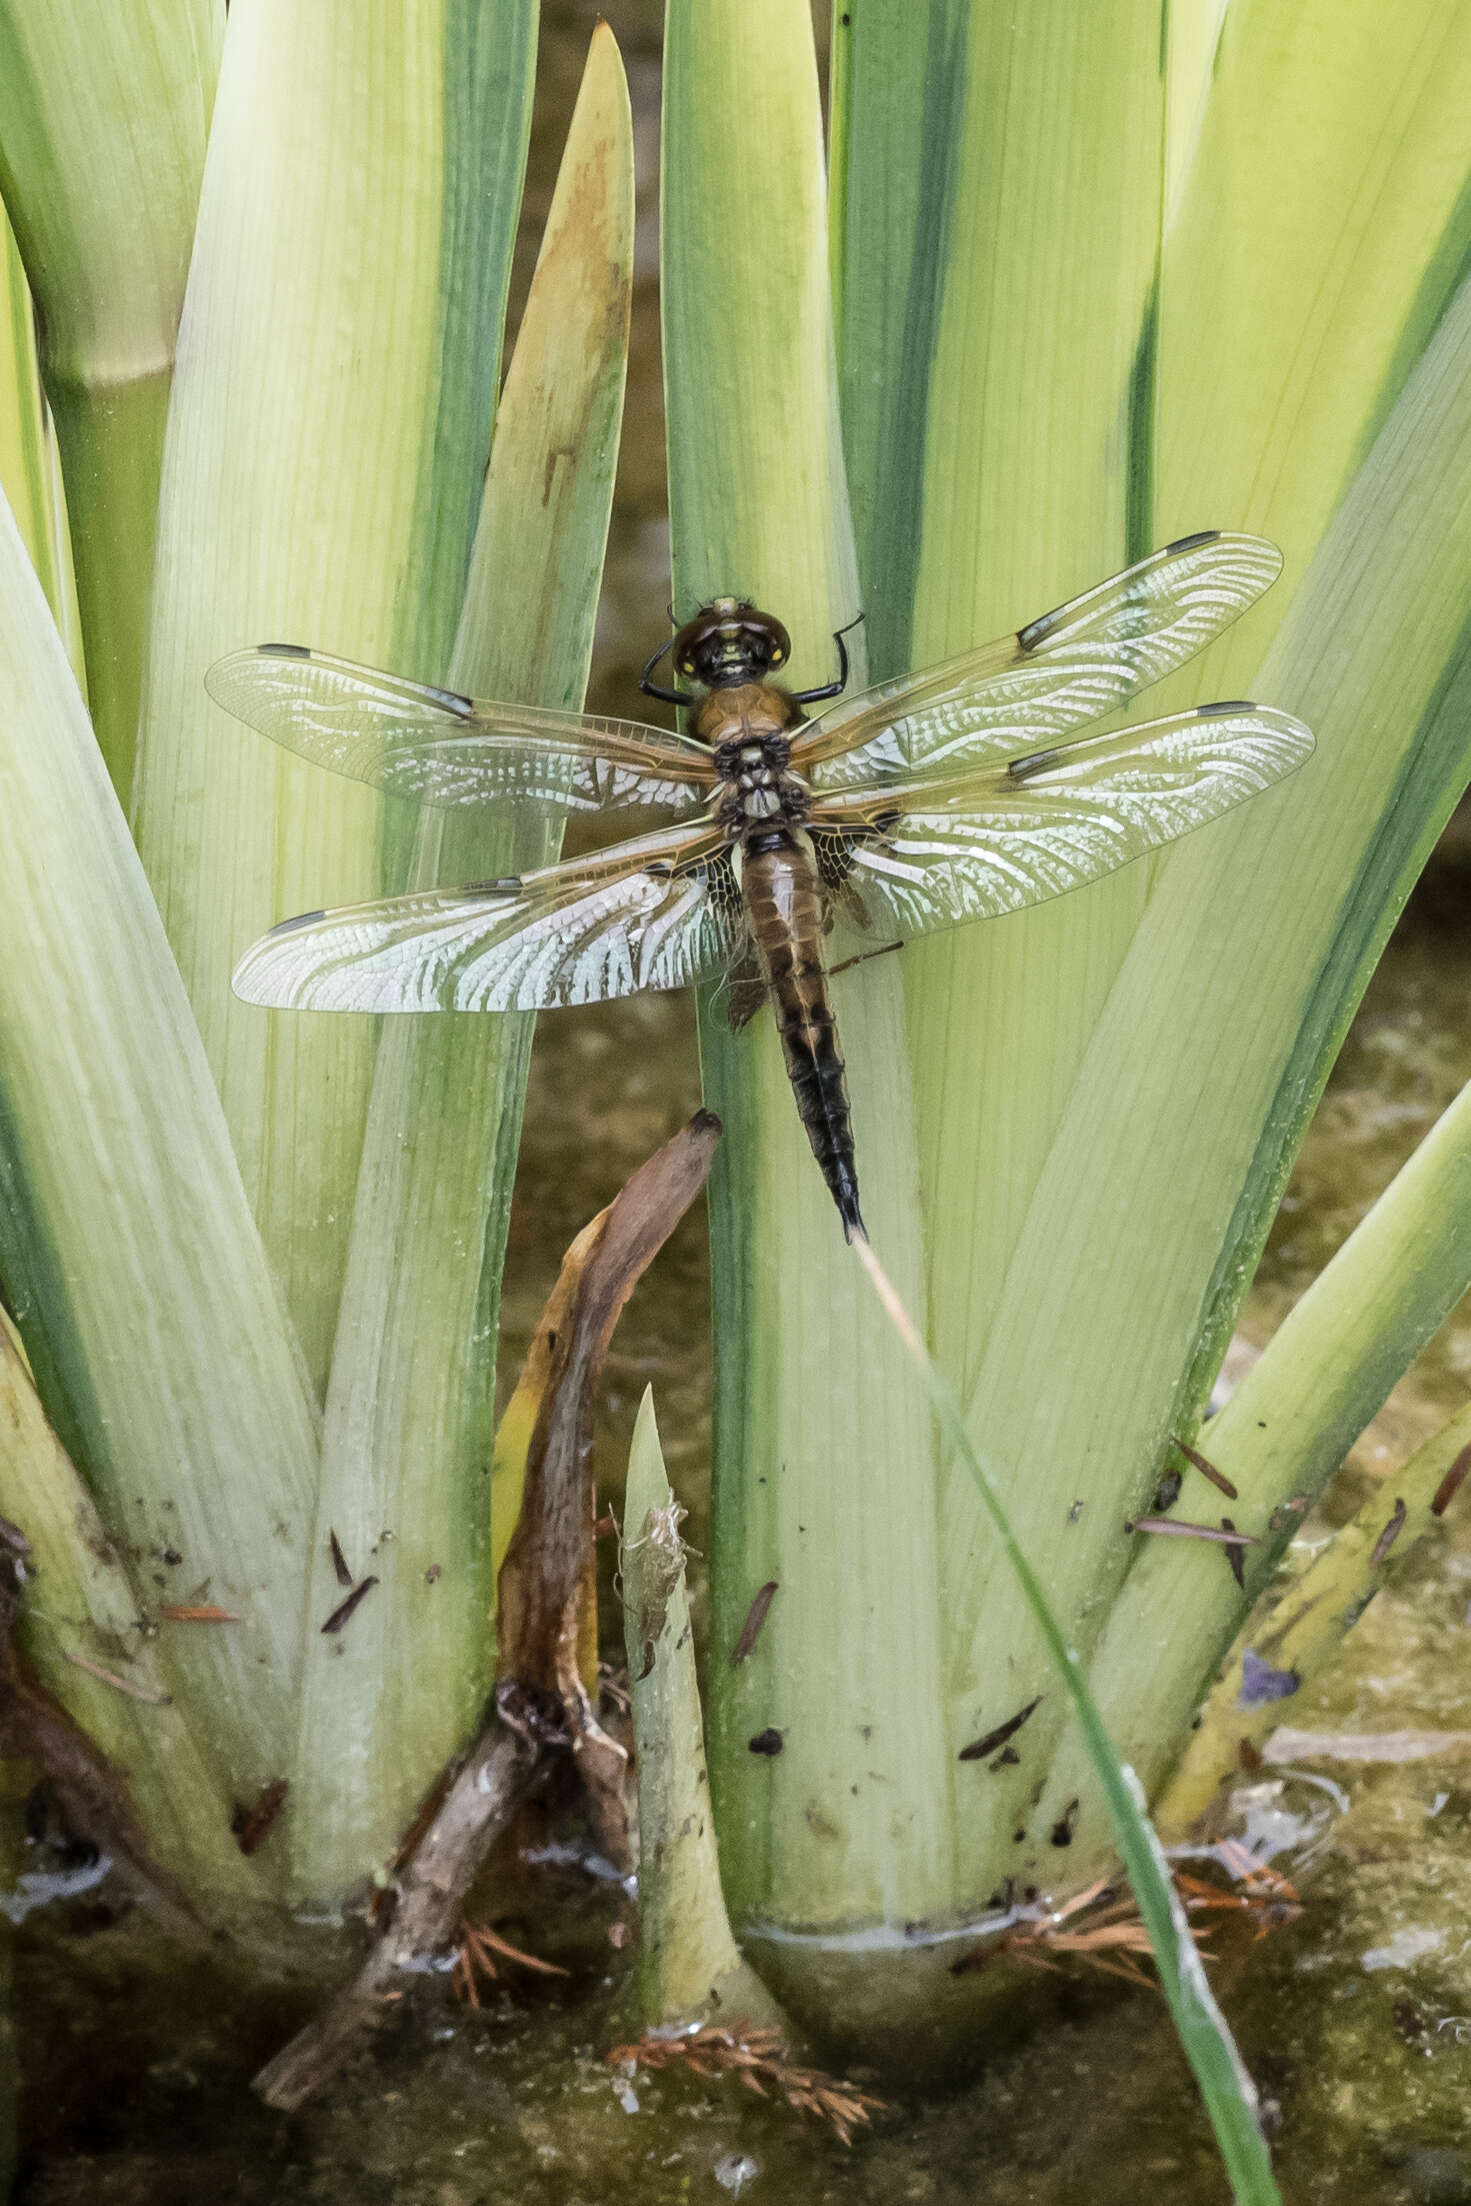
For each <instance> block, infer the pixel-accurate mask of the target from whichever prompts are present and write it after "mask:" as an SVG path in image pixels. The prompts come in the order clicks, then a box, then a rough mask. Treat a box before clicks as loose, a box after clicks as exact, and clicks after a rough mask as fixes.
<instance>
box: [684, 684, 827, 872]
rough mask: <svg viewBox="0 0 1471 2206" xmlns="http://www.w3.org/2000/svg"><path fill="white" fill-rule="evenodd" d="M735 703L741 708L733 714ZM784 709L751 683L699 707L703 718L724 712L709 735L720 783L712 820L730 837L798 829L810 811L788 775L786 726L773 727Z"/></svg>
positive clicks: (807, 795)
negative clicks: (759, 829) (779, 828)
mask: <svg viewBox="0 0 1471 2206" xmlns="http://www.w3.org/2000/svg"><path fill="white" fill-rule="evenodd" d="M737 698H739V699H740V701H741V704H742V705H743V706H744V707H745V709H744V710H740V711H736V712H731V711H730V710H729V707H730V706H731V704H733V703H734V702H735V701H736V699H737ZM768 700H769V703H768V702H767V701H768ZM788 704H789V700H788V699H787V698H786V697H785V695H784V694H783V693H782V692H781V691H779V690H772V689H770V688H768V687H767V686H766V685H765V684H752V685H751V686H750V688H749V689H743V690H741V691H739V692H736V691H731V690H725V691H722V692H721V693H720V694H719V696H718V697H710V698H707V699H706V701H705V706H704V707H703V708H702V715H701V716H702V717H704V716H705V714H706V713H709V714H710V716H711V717H712V718H714V717H715V715H714V713H713V711H712V709H711V708H714V707H716V706H717V705H719V706H724V707H726V708H727V709H726V710H725V711H723V712H722V713H721V714H720V716H719V717H720V726H719V728H718V730H712V731H711V732H712V733H713V734H714V735H715V740H714V742H713V743H712V745H711V748H712V750H713V752H714V763H715V770H716V772H717V773H718V774H719V776H720V783H721V787H720V793H719V795H718V797H717V798H716V800H715V805H714V812H715V817H716V818H717V819H718V820H719V822H720V824H721V826H722V827H724V829H725V831H726V833H727V834H728V835H730V836H731V837H732V838H736V837H739V836H741V835H743V834H744V833H746V832H747V831H748V830H749V829H751V828H755V827H769V826H771V825H773V824H774V823H782V824H786V825H788V826H793V827H796V826H800V825H801V824H802V822H803V821H804V820H805V819H806V817H807V815H808V812H809V811H810V810H811V806H812V796H811V792H810V790H809V789H808V787H807V784H806V783H805V782H804V781H803V780H802V779H801V777H800V776H799V775H797V774H794V773H793V772H792V770H791V756H792V746H791V739H790V737H789V736H788V735H787V733H786V731H785V728H784V727H782V726H781V725H779V724H773V723H774V722H777V721H778V720H779V718H780V717H781V716H782V715H783V712H784V708H786V707H787V706H788ZM763 708H764V709H763ZM707 740H708V738H707Z"/></svg>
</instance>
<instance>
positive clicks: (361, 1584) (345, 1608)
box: [322, 1577, 378, 1632]
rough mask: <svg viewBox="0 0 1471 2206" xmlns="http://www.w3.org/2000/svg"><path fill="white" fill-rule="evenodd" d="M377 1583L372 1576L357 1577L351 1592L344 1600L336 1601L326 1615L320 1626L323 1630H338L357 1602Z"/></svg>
mask: <svg viewBox="0 0 1471 2206" xmlns="http://www.w3.org/2000/svg"><path fill="white" fill-rule="evenodd" d="M377 1583H378V1580H377V1579H376V1578H374V1577H367V1578H359V1580H358V1582H357V1584H356V1585H355V1586H354V1587H353V1589H352V1591H351V1593H350V1594H349V1595H348V1596H347V1599H346V1600H345V1601H339V1602H338V1604H337V1606H336V1608H335V1609H334V1610H333V1611H332V1614H331V1615H330V1616H329V1617H328V1619H327V1621H326V1623H325V1624H324V1625H323V1626H322V1629H323V1631H324V1632H340V1631H341V1629H342V1627H343V1625H344V1624H345V1623H346V1622H347V1620H348V1618H349V1617H350V1616H351V1614H352V1612H353V1610H354V1609H355V1608H356V1607H357V1606H358V1604H359V1602H360V1601H362V1600H363V1599H364V1598H365V1597H366V1596H367V1595H368V1594H370V1593H371V1592H372V1590H373V1588H374V1586H375V1585H377Z"/></svg>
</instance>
